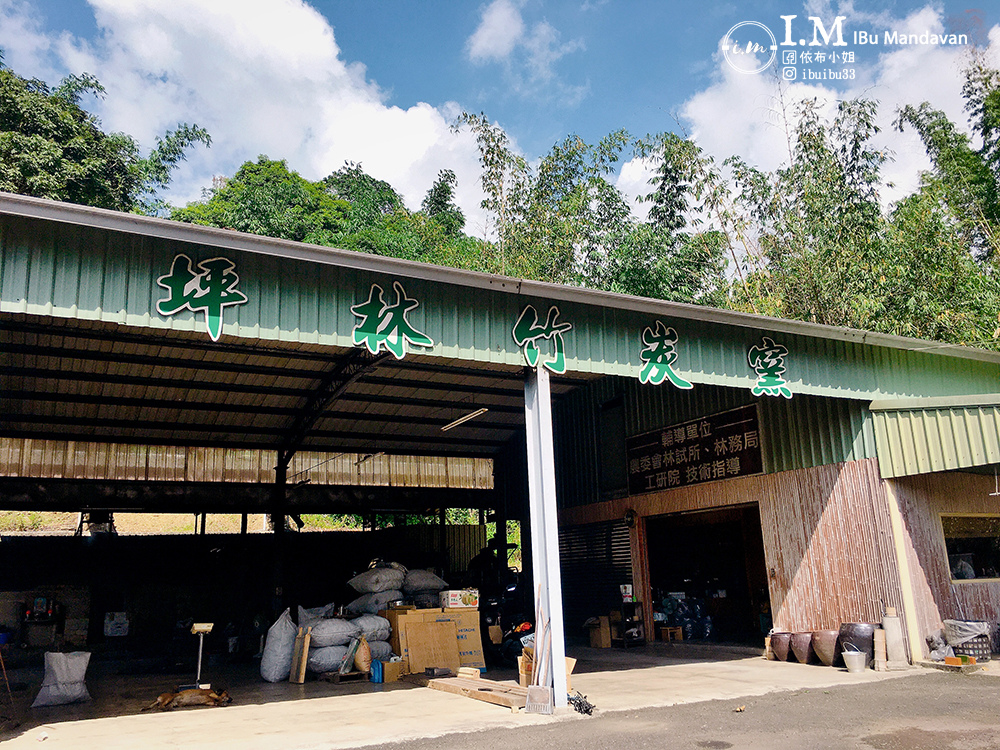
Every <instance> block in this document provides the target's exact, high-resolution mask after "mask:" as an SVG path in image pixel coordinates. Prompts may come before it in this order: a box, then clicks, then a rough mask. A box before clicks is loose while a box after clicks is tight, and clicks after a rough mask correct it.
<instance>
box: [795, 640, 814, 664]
mask: <svg viewBox="0 0 1000 750" xmlns="http://www.w3.org/2000/svg"><path fill="white" fill-rule="evenodd" d="M812 639H813V634H812V632H809V633H792V639H791V647H792V653H793V654H795V658H796V659H798V660H799V663H800V664H808V663H809V660H810V659H814V658H815V654H814V653H813V647H812Z"/></svg>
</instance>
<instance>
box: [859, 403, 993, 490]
mask: <svg viewBox="0 0 1000 750" xmlns="http://www.w3.org/2000/svg"><path fill="white" fill-rule="evenodd" d="M873 414H874V418H875V440H876V443H877V444H878V454H879V458H880V459H881V461H880V468H881V470H882V476H883V477H885V478H887V479H888V478H889V477H903V476H909V475H911V474H927V473H930V472H936V471H948V470H952V469H966V468H970V467H973V466H984V465H987V464H994V463H1000V406H989V405H983V406H952V407H947V408H940V409H938V408H913V409H892V410H884V411H882V410H877V411H874V412H873Z"/></svg>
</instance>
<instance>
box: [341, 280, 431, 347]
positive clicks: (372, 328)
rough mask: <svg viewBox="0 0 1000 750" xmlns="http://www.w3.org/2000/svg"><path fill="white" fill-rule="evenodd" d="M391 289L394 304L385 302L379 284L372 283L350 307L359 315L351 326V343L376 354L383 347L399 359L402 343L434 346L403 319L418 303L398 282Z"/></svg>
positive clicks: (426, 336)
mask: <svg viewBox="0 0 1000 750" xmlns="http://www.w3.org/2000/svg"><path fill="white" fill-rule="evenodd" d="M392 288H393V290H394V291H395V292H396V302H395V303H394V304H391V305H390V304H389V303H388V302H386V301H385V299H384V298H383V296H382V294H383V292H382V287H380V286H379V285H378V284H372V288H371V291H370V292H369V293H368V299H367V300H366V301H365V302H362V303H361V304H360V305H354V306H352V307H351V312H352V313H354V314H355V315H356V316H357V317H359V318H361V320H360V322H359V323H358V324H357V325H356V326H354V344H355V345H356V346H365V347H367V348H368V351H370V352H371V353H372V354H378V352H379V349H381V348H383V347H384V348H385V350H386V351H389V352H392V354H393V356H394V357H395V358H396V359H402V358H403V356H404V355H405V354H406V342H409V343H410V344H411V345H413V346H434V342H433V341H432V340H431V338H430V336H428V335H427V334H424V333H421V332H420V331H418V330H417V329H416V328H414V327H413V326H412V325H410V322H409V321H408V320H407V319H406V314H407V313H408V312H409V311H410V310H412V309H413V308H415V307H416V306H417V305H419V304H420V303H419V302H417V300H415V299H413V298H412V297H407V296H406V292H405V291H404V290H403V285H402V284H400V283H399V282H398V281H394V282H393V283H392Z"/></svg>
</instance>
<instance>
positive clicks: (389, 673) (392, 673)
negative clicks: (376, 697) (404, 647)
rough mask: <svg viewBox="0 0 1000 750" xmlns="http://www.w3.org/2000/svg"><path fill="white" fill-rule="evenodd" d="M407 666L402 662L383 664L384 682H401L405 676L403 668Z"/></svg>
mask: <svg viewBox="0 0 1000 750" xmlns="http://www.w3.org/2000/svg"><path fill="white" fill-rule="evenodd" d="M405 666H406V665H405V664H404V663H403V662H401V661H384V662H382V682H399V678H400V677H402V676H403V674H404V671H403V667H405Z"/></svg>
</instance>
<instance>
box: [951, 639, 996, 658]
mask: <svg viewBox="0 0 1000 750" xmlns="http://www.w3.org/2000/svg"><path fill="white" fill-rule="evenodd" d="M952 648H954V649H955V654H956V655H957V656H960V655H962V654H965V655H966V656H974V657H976V661H977V662H984V661H989V660H990V655H991V653H992V650H993V649H992V648H991V647H990V637H989V636H988V635H977V636H976V637H975V638H973V639H972V640H970V641H966V642H965V643H962V644H960V645H958V646H952Z"/></svg>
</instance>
